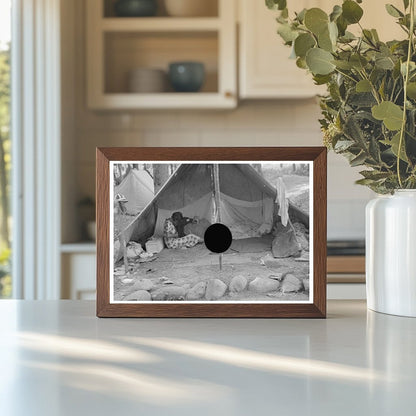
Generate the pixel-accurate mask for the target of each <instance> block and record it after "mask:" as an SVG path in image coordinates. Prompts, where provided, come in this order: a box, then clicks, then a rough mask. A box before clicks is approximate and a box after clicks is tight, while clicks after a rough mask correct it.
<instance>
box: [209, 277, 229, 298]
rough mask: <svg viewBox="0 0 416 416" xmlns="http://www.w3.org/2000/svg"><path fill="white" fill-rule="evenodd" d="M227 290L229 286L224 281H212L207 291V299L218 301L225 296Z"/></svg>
mask: <svg viewBox="0 0 416 416" xmlns="http://www.w3.org/2000/svg"><path fill="white" fill-rule="evenodd" d="M226 290H227V285H226V284H225V283H224V282H223V281H222V280H219V279H213V280H210V281H209V282H208V284H207V289H206V291H205V299H207V300H217V299H219V298H221V297H223V296H224V293H225V291H226Z"/></svg>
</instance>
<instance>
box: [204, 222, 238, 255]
mask: <svg viewBox="0 0 416 416" xmlns="http://www.w3.org/2000/svg"><path fill="white" fill-rule="evenodd" d="M232 241H233V237H232V235H231V231H230V229H229V228H228V227H227V226H226V225H224V224H220V223H216V224H212V225H210V226H209V227H208V228H207V230H206V231H205V234H204V242H205V246H206V247H207V249H208V250H210V251H212V252H213V253H224V251H227V250H228V249H229V248H230V246H231V243H232Z"/></svg>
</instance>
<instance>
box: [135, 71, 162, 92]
mask: <svg viewBox="0 0 416 416" xmlns="http://www.w3.org/2000/svg"><path fill="white" fill-rule="evenodd" d="M167 85H168V83H167V75H166V72H165V71H163V70H162V69H153V68H136V69H133V70H132V71H130V72H129V79H128V90H129V92H133V93H158V92H165V91H166V90H167Z"/></svg>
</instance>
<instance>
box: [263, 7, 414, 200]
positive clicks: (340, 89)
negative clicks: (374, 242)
mask: <svg viewBox="0 0 416 416" xmlns="http://www.w3.org/2000/svg"><path fill="white" fill-rule="evenodd" d="M414 2H415V0H403V6H402V8H401V9H399V8H397V7H395V6H393V5H391V4H387V5H385V6H384V5H381V4H380V7H385V8H386V10H387V12H388V13H389V14H390V15H391V16H392V18H394V19H395V21H396V23H397V24H398V25H399V26H400V28H401V29H402V30H403V33H404V39H401V40H394V39H393V40H390V41H387V42H382V41H381V40H380V39H379V36H378V34H377V31H376V30H375V29H371V28H370V29H368V28H364V27H362V26H361V24H360V21H361V18H362V16H363V13H364V12H363V9H362V7H361V6H360V3H362V0H356V1H354V0H344V1H343V2H342V4H337V5H335V6H333V10H332V11H331V12H330V13H326V12H325V11H323V10H322V9H320V8H316V7H314V8H310V9H303V10H301V11H299V12H296V13H295V14H294V16H293V17H291V16H289V11H288V8H287V1H286V0H266V5H267V6H268V7H269V8H270V9H274V10H278V11H279V15H278V17H277V22H278V29H277V32H278V34H279V35H280V36H281V38H282V39H283V41H284V42H285V44H286V45H288V46H290V47H291V48H292V57H293V58H295V59H296V65H297V66H298V67H300V68H303V69H305V70H307V71H309V72H310V73H311V74H312V76H313V80H314V81H315V83H316V84H318V85H322V84H325V85H326V88H327V94H326V95H324V96H321V97H320V105H321V110H322V116H323V118H322V119H321V120H320V123H321V128H322V131H323V136H324V143H325V145H326V146H327V147H328V148H330V149H332V150H334V151H335V152H336V153H340V154H342V155H344V156H346V157H347V158H348V160H349V162H350V165H351V166H365V169H364V170H362V171H361V172H360V173H361V175H362V177H363V178H362V179H360V180H358V181H357V183H359V184H361V185H366V186H368V187H370V188H371V189H372V190H374V191H375V192H377V193H380V194H386V193H392V192H393V191H394V190H395V189H399V188H405V189H414V188H416V63H415V60H416V59H415V58H416V55H415V48H414V46H415V45H414V36H415V22H414ZM353 25H354V26H356V27H357V30H354V32H355V33H359V35H354V34H353V33H352V32H351V31H350V30H348V29H351V26H353Z"/></svg>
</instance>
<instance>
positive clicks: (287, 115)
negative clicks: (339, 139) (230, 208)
mask: <svg viewBox="0 0 416 416" xmlns="http://www.w3.org/2000/svg"><path fill="white" fill-rule="evenodd" d="M74 4H75V19H74V20H75V22H76V23H75V39H74V41H73V44H72V45H71V43H69V44H70V45H71V48H70V50H69V49H66V50H65V49H64V54H65V55H66V56H67V59H65V61H64V62H66V63H67V65H69V67H67V68H65V69H64V70H65V79H64V83H66V88H64V94H65V91H66V92H67V93H68V97H65V96H64V97H63V99H64V101H65V100H66V98H68V100H72V99H73V102H74V107H75V111H74V114H73V117H72V118H71V121H72V123H71V135H73V138H74V141H70V140H69V137H68V135H67V136H66V139H68V141H69V142H70V144H69V143H67V144H66V146H64V152H65V154H63V164H64V185H65V184H67V185H65V187H66V189H68V190H69V189H71V191H69V192H70V193H71V195H70V196H68V195H65V193H64V198H65V203H64V210H68V211H71V210H72V211H71V212H74V205H75V203H76V201H77V200H78V199H79V198H81V197H83V196H86V195H89V196H93V195H94V192H95V183H94V181H95V147H96V146H311V145H321V133H320V129H319V124H318V121H317V120H318V118H319V117H320V114H319V107H318V105H317V103H316V101H315V100H314V99H311V100H291V101H273V100H271V101H247V102H241V103H240V105H239V107H238V108H237V109H236V110H233V111H140V112H92V111H89V110H87V109H86V106H85V101H86V100H85V91H86V89H85V71H84V68H85V50H84V45H85V32H84V27H85V22H84V10H83V1H82V0H75V2H74ZM64 21H65V20H64ZM68 30H69V29H68ZM71 55H72V56H73V58H74V59H73V61H72V64H71V59H70V57H71ZM72 86H73V88H72ZM72 94H74V97H72ZM71 97H72V98H71ZM71 145H72V146H73V147H72V148H71ZM328 164H329V166H328V201H329V203H328V236H329V238H357V237H361V238H362V237H363V236H364V206H365V204H366V202H367V200H368V199H369V198H371V196H372V194H371V192H370V191H368V190H367V189H366V188H364V187H359V186H357V185H354V180H356V179H357V178H358V177H359V176H358V174H357V171H358V170H359V169H356V170H353V169H351V168H350V167H349V166H348V164H347V163H346V162H345V161H344V159H343V158H341V157H339V156H336V155H333V154H330V155H329V161H328ZM71 198H72V200H71ZM318 215H319V213H318ZM64 218H65V213H64ZM73 230H74V227H70V226H67V227H66V229H65V230H63V239H64V241H71V240H74V239H76V235H74V233H73Z"/></svg>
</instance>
